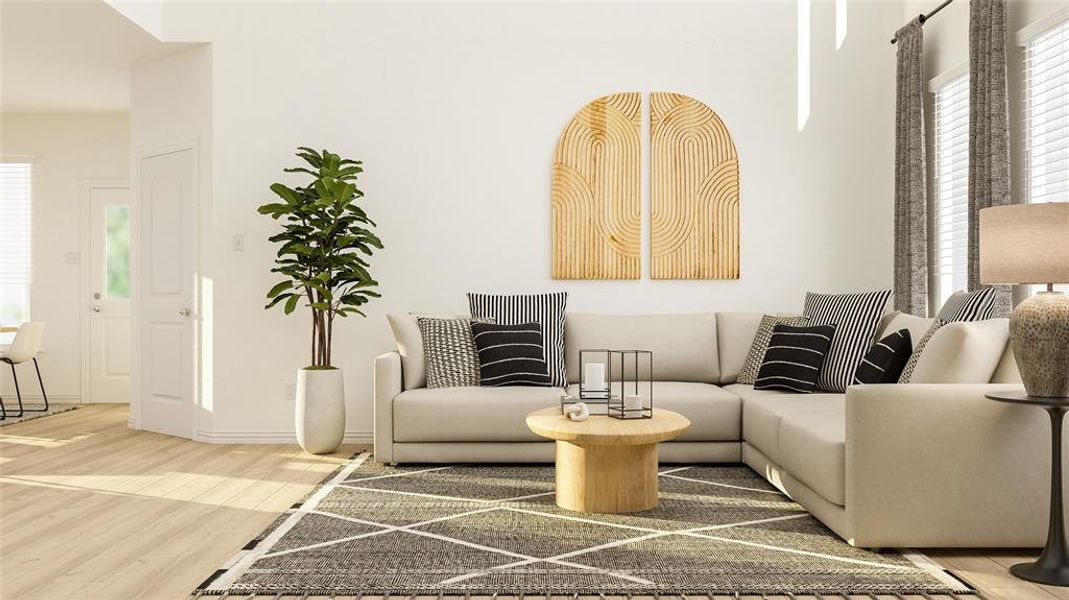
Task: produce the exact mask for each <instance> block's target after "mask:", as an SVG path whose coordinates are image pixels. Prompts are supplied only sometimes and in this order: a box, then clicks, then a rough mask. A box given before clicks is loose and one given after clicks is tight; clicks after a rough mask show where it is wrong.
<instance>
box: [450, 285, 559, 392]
mask: <svg viewBox="0 0 1069 600" xmlns="http://www.w3.org/2000/svg"><path fill="white" fill-rule="evenodd" d="M567 302H568V293H567V292H554V293H549V294H521V295H514V296H504V295H496V294H468V304H469V306H470V307H471V316H472V317H486V318H490V319H493V321H494V322H495V323H499V324H501V325H516V324H519V323H538V324H539V326H540V327H541V329H542V348H543V354H544V356H545V359H546V365H547V368H548V370H549V383H550V385H552V386H554V387H564V386H565V385H567V384H568V378H567V376H566V375H565V372H564V306H565V304H566V303H567Z"/></svg>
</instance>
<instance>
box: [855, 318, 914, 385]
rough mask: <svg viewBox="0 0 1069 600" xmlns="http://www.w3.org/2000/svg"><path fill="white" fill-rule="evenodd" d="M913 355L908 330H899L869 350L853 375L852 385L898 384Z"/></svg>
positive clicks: (911, 340) (911, 339)
mask: <svg viewBox="0 0 1069 600" xmlns="http://www.w3.org/2000/svg"><path fill="white" fill-rule="evenodd" d="M912 353H913V338H912V336H910V335H909V330H908V329H900V330H898V331H896V332H894V333H892V334H890V335H887V336H885V337H884V338H883V339H882V340H880V341H878V342H876V345H875V346H873V347H872V348H869V351H868V352H866V353H865V358H863V359H861V364H860V365H858V366H857V372H856V373H854V383H855V384H859V383H898V378H899V377H900V376H901V375H902V370H903V369H905V368H906V362H907V361H909V357H910V355H911V354H912Z"/></svg>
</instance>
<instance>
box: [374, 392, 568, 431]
mask: <svg viewBox="0 0 1069 600" xmlns="http://www.w3.org/2000/svg"><path fill="white" fill-rule="evenodd" d="M560 396H561V390H560V388H548V387H527V386H514V387H454V388H438V389H433V390H432V389H427V388H418V389H414V390H408V391H405V392H401V393H400V394H398V395H397V397H395V398H394V399H393V439H394V441H396V442H537V441H543V440H544V438H542V437H539V436H537V435H535V434H534V433H532V432H531V430H529V429H527V424H526V422H525V419H526V418H527V415H528V414H529V413H531V412H534V411H536V410H538V409H540V408H546V407H549V406H559V405H560Z"/></svg>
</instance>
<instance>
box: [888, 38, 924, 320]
mask: <svg viewBox="0 0 1069 600" xmlns="http://www.w3.org/2000/svg"><path fill="white" fill-rule="evenodd" d="M897 36H898V71H897V75H896V81H897V85H898V93H897V99H896V103H895V105H896V116H895V308H896V309H898V310H900V311H902V312H905V313H909V314H913V315H919V316H925V315H927V314H928V187H927V184H926V183H925V180H926V177H925V171H926V169H927V164H926V163H925V161H924V83H923V78H922V77H921V48H922V46H923V45H924V44H923V41H924V40H923V34H922V33H921V24H920V21H919V20H918V19H913V20H912V21H910V22H909V24H907V25H906V26H905V27H903V28H902V29H899V30H898V34H897Z"/></svg>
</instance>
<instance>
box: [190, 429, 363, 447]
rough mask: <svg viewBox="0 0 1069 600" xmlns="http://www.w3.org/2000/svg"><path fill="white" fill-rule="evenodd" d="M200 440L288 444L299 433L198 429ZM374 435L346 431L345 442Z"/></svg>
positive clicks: (291, 442) (356, 440) (349, 442)
mask: <svg viewBox="0 0 1069 600" xmlns="http://www.w3.org/2000/svg"><path fill="white" fill-rule="evenodd" d="M193 439H195V440H196V441H198V442H205V443H208V444H286V445H293V444H296V443H297V434H296V433H295V432H293V431H205V430H203V429H202V430H198V431H197V435H196V437H194V438H193ZM372 439H373V435H372V432H370V431H346V432H345V438H344V439H343V443H345V444H370V443H371V442H372Z"/></svg>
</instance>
